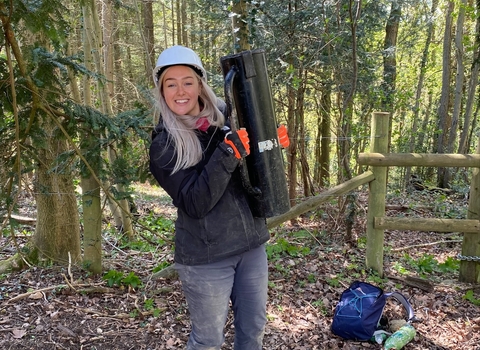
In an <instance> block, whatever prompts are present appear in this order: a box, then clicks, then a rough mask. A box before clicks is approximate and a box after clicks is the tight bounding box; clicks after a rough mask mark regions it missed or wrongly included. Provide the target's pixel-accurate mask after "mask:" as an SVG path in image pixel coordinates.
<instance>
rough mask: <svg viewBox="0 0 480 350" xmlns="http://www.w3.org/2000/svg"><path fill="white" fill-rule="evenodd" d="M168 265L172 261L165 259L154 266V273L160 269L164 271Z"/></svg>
mask: <svg viewBox="0 0 480 350" xmlns="http://www.w3.org/2000/svg"><path fill="white" fill-rule="evenodd" d="M168 266H170V263H169V262H167V261H163V262H162V263H160V264H159V265H157V266H156V267H154V269H153V273H155V272H158V271H162V270H163V269H164V268H166V267H168Z"/></svg>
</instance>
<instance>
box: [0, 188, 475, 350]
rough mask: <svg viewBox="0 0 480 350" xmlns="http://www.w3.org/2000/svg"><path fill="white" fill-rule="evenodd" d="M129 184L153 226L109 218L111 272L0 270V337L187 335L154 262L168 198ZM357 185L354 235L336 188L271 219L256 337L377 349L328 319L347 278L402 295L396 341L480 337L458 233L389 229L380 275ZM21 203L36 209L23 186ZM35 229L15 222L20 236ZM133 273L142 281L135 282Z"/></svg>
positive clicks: (44, 345) (161, 343)
mask: <svg viewBox="0 0 480 350" xmlns="http://www.w3.org/2000/svg"><path fill="white" fill-rule="evenodd" d="M137 190H138V191H137V194H136V197H135V205H136V208H137V215H138V219H137V220H138V222H141V221H143V222H149V221H148V220H152V221H153V222H154V224H153V226H152V225H151V226H150V227H151V228H153V229H154V231H156V233H158V235H152V234H151V232H149V231H148V230H144V229H142V228H138V227H137V230H138V232H139V233H140V236H141V237H142V238H139V240H138V241H137V242H136V243H135V244H133V243H125V240H124V238H122V237H120V235H119V234H117V233H115V230H113V229H112V227H111V226H112V225H111V223H109V222H105V227H106V230H105V234H104V252H105V253H104V266H105V272H107V271H110V274H109V275H104V276H98V277H94V276H90V275H89V274H88V273H86V272H85V270H84V269H82V268H80V267H74V266H71V267H58V266H47V267H30V268H28V269H25V270H23V271H19V272H14V273H9V274H6V275H2V276H0V349H42V350H44V349H118V350H124V349H125V350H126V349H138V350H140V349H152V350H153V349H183V348H184V347H185V343H186V341H187V338H188V334H189V331H190V327H189V317H188V308H187V305H186V302H185V299H184V297H183V294H182V291H181V286H180V283H179V281H178V280H177V279H175V278H168V279H167V278H158V277H157V275H156V274H155V273H154V271H156V270H157V269H158V268H159V267H161V266H164V265H166V264H168V263H171V262H172V258H173V255H172V246H171V244H170V243H169V242H168V240H167V239H164V238H165V237H166V236H168V235H170V237H171V231H172V230H171V228H172V224H171V221H172V220H174V217H175V210H174V208H173V207H172V206H171V203H170V201H169V200H168V197H166V196H165V194H164V193H163V192H162V191H161V190H159V189H158V188H155V187H149V186H145V185H142V186H138V187H137ZM356 196H357V199H356V204H357V205H356V212H357V215H356V218H355V223H354V227H353V234H354V238H355V242H356V243H355V244H354V245H351V244H348V243H346V242H345V225H344V224H343V221H344V220H343V217H344V216H345V214H344V213H343V212H344V211H343V210H341V209H340V207H341V205H340V204H339V203H338V201H337V200H335V201H332V202H329V203H328V204H325V205H322V206H321V207H320V208H318V209H317V210H315V211H312V212H309V213H306V214H305V215H302V217H300V218H298V220H296V222H287V223H284V224H283V225H281V226H280V227H278V228H276V229H273V230H271V233H272V238H271V240H270V242H269V244H268V246H267V248H268V250H267V251H268V253H269V270H270V282H269V301H268V323H267V326H266V332H265V338H264V349H267V350H270V349H272V350H273V349H298V350H301V349H304V350H310V349H347V350H348V349H362V348H370V349H381V346H380V345H378V344H375V343H370V342H356V341H346V340H343V339H341V338H339V337H337V336H335V335H333V334H332V333H331V331H330V325H331V322H332V315H333V311H334V308H335V305H336V303H337V302H338V300H339V298H340V294H341V293H342V291H343V290H344V289H345V288H347V287H348V286H349V285H350V283H351V282H353V281H355V280H363V281H368V282H371V283H373V284H375V285H378V286H381V287H383V288H384V290H386V291H393V290H398V291H400V292H401V293H402V294H404V295H405V296H406V297H408V299H409V300H410V302H411V304H412V306H413V308H414V310H415V313H416V316H417V318H418V319H419V322H417V323H414V326H415V328H416V331H417V334H416V336H415V338H414V340H413V341H411V342H410V343H409V344H407V345H406V346H405V347H404V349H407V350H408V349H410V350H412V349H480V306H478V305H480V287H479V286H478V285H471V284H466V283H460V282H458V275H459V270H458V261H457V260H456V259H455V258H456V257H457V254H459V253H461V239H462V235H461V234H460V233H455V232H452V233H434V232H404V231H387V232H385V245H384V246H385V252H384V276H383V278H380V277H379V276H376V275H375V274H372V273H370V272H369V271H367V270H366V269H365V242H366V238H365V221H366V210H367V194H366V191H362V192H357V193H356ZM466 206H467V200H466V199H465V198H464V196H451V197H446V196H444V195H442V194H438V193H424V192H414V193H411V194H406V195H397V196H393V197H389V198H387V215H388V216H406V217H413V216H415V217H439V216H440V217H450V218H462V217H463V218H464V217H465V212H466ZM462 213H463V214H462ZM19 214H21V215H24V216H31V217H35V207H34V202H33V200H32V199H31V198H29V197H28V196H26V197H25V198H23V199H22V206H20V207H19ZM33 229H34V228H33V227H32V226H28V225H25V226H17V227H16V230H17V238H16V241H17V243H18V244H19V245H20V246H22V245H23V244H24V243H25V241H26V239H28V236H29V235H30V234H31V233H32V231H33ZM12 241H13V240H11V238H10V237H9V235H8V234H5V233H4V234H3V235H2V236H1V237H0V260H2V259H5V258H7V257H8V256H11V255H12V254H13V253H14V252H15V251H16V248H15V247H14V245H13V244H12ZM152 243H154V244H152ZM137 278H138V279H137ZM417 279H420V280H421V281H424V282H423V283H418V280H417ZM109 282H110V284H113V285H112V286H110V285H109ZM135 282H141V285H140V286H137V287H136V288H132V285H133V286H134V285H135ZM386 313H387V315H388V316H389V317H390V319H395V318H397V319H401V318H402V317H404V314H403V313H402V309H401V307H400V306H399V305H397V304H396V303H394V302H393V301H389V302H388V305H387V308H386ZM225 333H226V341H225V345H224V347H223V348H222V349H233V346H232V342H233V334H234V329H233V326H232V316H231V315H229V318H228V321H227V325H226V328H225Z"/></svg>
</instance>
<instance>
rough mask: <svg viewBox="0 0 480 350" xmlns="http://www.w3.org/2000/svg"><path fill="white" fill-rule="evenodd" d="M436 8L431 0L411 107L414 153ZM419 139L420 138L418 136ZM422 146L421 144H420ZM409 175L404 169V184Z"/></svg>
mask: <svg viewBox="0 0 480 350" xmlns="http://www.w3.org/2000/svg"><path fill="white" fill-rule="evenodd" d="M437 7H438V0H433V1H432V7H431V10H430V20H429V21H428V28H427V38H426V40H425V46H424V47H423V52H422V59H421V61H420V68H419V77H418V83H417V89H416V92H415V106H414V107H413V118H412V120H413V122H412V129H411V132H410V145H409V151H410V152H413V151H415V149H416V147H417V145H418V139H417V140H416V139H415V136H416V135H417V134H418V131H419V128H418V123H419V121H420V118H419V114H420V101H421V96H422V92H423V84H424V82H425V74H426V72H427V60H428V54H429V49H430V44H431V42H432V36H433V32H434V29H435V21H434V20H433V19H434V18H435V13H436V12H437ZM428 116H429V113H424V120H425V119H426V118H428ZM427 124H428V123H424V125H425V126H423V127H422V128H421V130H425V127H426V125H427ZM419 138H420V136H419ZM422 144H423V142H422ZM410 174H411V168H410V167H407V168H406V169H405V179H404V183H405V184H407V183H408V182H409V180H410Z"/></svg>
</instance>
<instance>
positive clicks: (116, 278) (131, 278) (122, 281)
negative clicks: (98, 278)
mask: <svg viewBox="0 0 480 350" xmlns="http://www.w3.org/2000/svg"><path fill="white" fill-rule="evenodd" d="M103 280H104V281H107V284H108V286H109V287H113V286H115V285H116V286H118V287H120V286H122V285H123V286H130V287H132V288H137V287H138V286H141V285H142V281H141V280H140V278H138V276H137V275H135V273H134V272H130V273H129V274H128V275H127V276H126V277H124V275H123V272H120V271H117V270H110V271H108V272H107V273H106V274H105V275H104V276H103Z"/></svg>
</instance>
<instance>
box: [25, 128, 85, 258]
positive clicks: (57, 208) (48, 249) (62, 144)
mask: <svg viewBox="0 0 480 350" xmlns="http://www.w3.org/2000/svg"><path fill="white" fill-rule="evenodd" d="M41 124H42V128H43V130H44V132H45V133H46V134H47V137H46V138H45V142H46V147H45V148H42V149H39V150H38V151H37V153H38V158H39V163H38V164H39V165H38V169H37V171H36V181H35V193H36V196H35V198H36V204H37V225H36V227H35V235H34V237H33V242H34V246H35V248H36V249H37V250H38V257H39V259H40V260H45V261H47V262H50V261H53V262H56V263H60V264H63V265H66V264H68V263H69V262H71V263H79V262H80V261H81V251H80V220H79V216H78V208H77V199H76V196H75V187H74V185H73V180H74V177H73V175H72V174H70V173H69V171H68V169H61V171H59V170H54V169H58V163H57V157H58V156H59V155H60V154H62V153H64V152H66V151H67V149H68V148H67V142H66V141H65V140H64V139H63V137H62V136H60V135H58V134H57V133H58V130H57V128H56V127H55V126H54V123H53V122H52V121H51V120H45V119H43V120H42V122H41Z"/></svg>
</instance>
